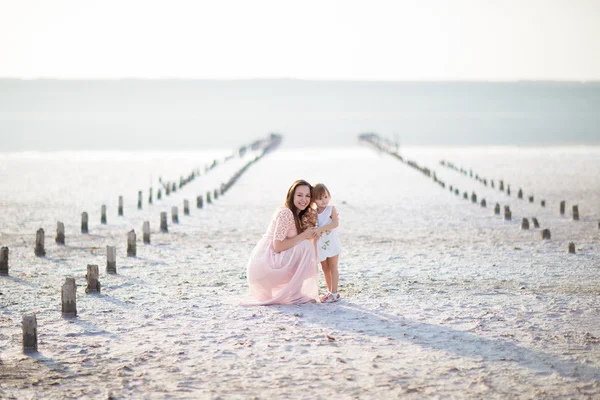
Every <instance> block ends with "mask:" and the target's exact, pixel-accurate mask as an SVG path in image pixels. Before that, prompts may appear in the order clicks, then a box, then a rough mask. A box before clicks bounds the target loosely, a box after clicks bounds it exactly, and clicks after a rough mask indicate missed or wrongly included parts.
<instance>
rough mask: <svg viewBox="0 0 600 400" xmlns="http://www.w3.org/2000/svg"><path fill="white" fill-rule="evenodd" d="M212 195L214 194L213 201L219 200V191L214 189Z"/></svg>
mask: <svg viewBox="0 0 600 400" xmlns="http://www.w3.org/2000/svg"><path fill="white" fill-rule="evenodd" d="M213 193H214V195H213V197H214V199H215V200H216V199H218V198H219V191H218V190H217V189H215V190H214V192H213Z"/></svg>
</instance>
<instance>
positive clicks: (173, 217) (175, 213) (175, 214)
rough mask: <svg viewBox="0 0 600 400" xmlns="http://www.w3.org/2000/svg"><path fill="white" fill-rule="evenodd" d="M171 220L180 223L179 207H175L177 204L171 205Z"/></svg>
mask: <svg viewBox="0 0 600 400" xmlns="http://www.w3.org/2000/svg"><path fill="white" fill-rule="evenodd" d="M171 221H173V223H174V224H178V223H179V215H178V211H177V207H175V206H173V207H171Z"/></svg>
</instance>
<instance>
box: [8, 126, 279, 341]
mask: <svg viewBox="0 0 600 400" xmlns="http://www.w3.org/2000/svg"><path fill="white" fill-rule="evenodd" d="M281 140H282V137H281V135H278V134H271V135H270V136H269V138H268V140H260V141H255V142H253V143H252V145H251V148H252V150H257V149H258V148H260V147H258V146H259V145H260V146H263V151H262V153H261V154H260V155H258V156H256V157H255V158H254V159H253V160H251V161H249V162H248V163H246V164H245V165H244V166H243V167H242V168H241V169H239V170H238V171H237V172H236V173H235V174H234V175H233V176H232V177H231V178H230V179H229V180H228V181H227V182H224V183H222V184H221V187H220V190H218V191H217V190H215V191H214V192H213V196H214V199H217V198H218V197H219V196H221V195H223V194H225V193H226V192H227V191H228V190H229V189H230V188H231V186H232V185H233V184H234V183H235V182H237V180H238V179H239V178H240V176H241V175H242V174H243V173H244V172H245V171H246V170H247V169H248V168H249V167H250V166H251V165H252V164H254V163H255V162H257V161H259V160H260V159H261V158H262V157H264V156H265V155H266V154H268V153H269V152H271V151H273V150H274V149H276V148H277V147H278V146H279V144H280V143H281ZM239 152H240V156H242V155H243V153H245V152H246V147H245V146H244V147H242V148H240V150H239ZM214 165H216V163H213V165H212V166H211V168H212V167H214ZM159 193H160V189H159ZM119 200H120V201H119V204H120V206H121V207H120V211H121V212H122V199H121V198H120V199H119ZM206 201H207V203H212V199H211V193H210V192H207V193H206ZM138 205H139V202H138ZM196 206H197V207H198V208H202V207H203V198H202V196H198V197H197V198H196ZM102 211H103V213H102V215H103V218H101V220H102V221H103V223H106V207H105V206H103V207H102ZM84 214H85V219H84V215H82V233H88V229H87V213H84ZM184 214H185V215H189V201H188V200H184ZM121 215H122V214H121ZM171 218H172V221H173V222H174V223H178V222H179V218H178V213H177V207H173V208H172V210H171ZM84 222H85V232H84ZM160 229H161V231H162V232H168V226H167V213H166V212H161V214H160ZM142 231H143V233H144V235H143V241H144V243H150V223H149V222H148V221H144V224H143V227H142ZM64 240H65V235H64V224H63V223H62V222H59V223H58V224H57V236H56V241H57V243H60V244H64ZM136 253H137V251H136V234H135V231H134V230H131V231H129V232H128V233H127V256H128V257H135V256H136ZM35 254H36V255H38V256H44V255H45V254H46V252H45V249H44V230H43V229H41V228H40V229H39V230H38V232H37V234H36V247H35ZM106 272H107V273H108V274H116V273H117V262H116V248H115V247H114V246H106ZM0 275H8V247H2V248H0ZM86 280H87V287H86V290H85V291H86V293H100V291H101V284H100V281H99V269H98V265H92V264H90V265H88V266H87V274H86ZM61 312H62V315H63V316H64V317H76V316H77V285H76V282H75V278H73V277H67V278H66V280H65V283H64V284H63V285H62V288H61ZM21 325H22V333H23V351H24V352H37V350H38V332H37V328H38V326H37V317H36V315H35V314H26V315H24V316H23V319H22V324H21Z"/></svg>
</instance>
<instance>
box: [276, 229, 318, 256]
mask: <svg viewBox="0 0 600 400" xmlns="http://www.w3.org/2000/svg"><path fill="white" fill-rule="evenodd" d="M315 231H316V228H308V229H307V230H305V231H304V232H302V233H301V234H299V235H296V236H294V237H292V238H287V239H283V240H277V239H273V250H274V251H275V253H279V252H282V251H284V250H287V249H291V248H292V247H294V246H295V245H297V244H298V243H300V242H301V241H303V240H304V239H308V238H312V237H313V236H314V234H315Z"/></svg>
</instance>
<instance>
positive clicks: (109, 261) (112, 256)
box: [106, 246, 117, 274]
mask: <svg viewBox="0 0 600 400" xmlns="http://www.w3.org/2000/svg"><path fill="white" fill-rule="evenodd" d="M106 273H108V274H116V273H117V249H116V248H115V247H114V246H106Z"/></svg>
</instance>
